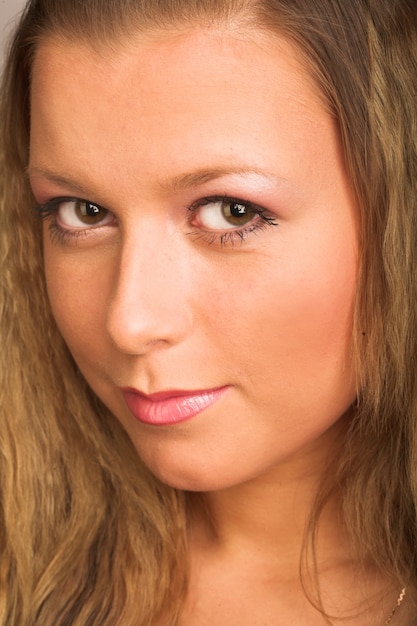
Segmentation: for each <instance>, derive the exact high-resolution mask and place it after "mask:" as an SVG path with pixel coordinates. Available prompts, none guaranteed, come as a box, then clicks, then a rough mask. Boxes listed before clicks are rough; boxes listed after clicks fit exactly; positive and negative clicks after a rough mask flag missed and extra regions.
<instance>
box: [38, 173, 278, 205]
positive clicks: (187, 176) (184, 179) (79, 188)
mask: <svg viewBox="0 0 417 626" xmlns="http://www.w3.org/2000/svg"><path fill="white" fill-rule="evenodd" d="M26 175H27V177H28V178H30V177H31V176H41V177H42V178H45V179H46V180H48V181H49V182H51V183H53V184H56V185H58V186H60V187H65V188H67V189H69V190H71V191H72V192H73V193H74V194H75V195H79V196H84V197H87V196H88V195H89V194H91V188H89V187H87V186H86V185H85V184H82V183H81V182H80V181H78V180H76V179H74V178H72V177H71V176H68V175H67V174H64V173H61V172H58V171H57V172H54V171H52V170H50V169H48V168H44V167H38V166H33V167H28V168H27V170H26ZM227 176H241V177H246V176H247V177H251V176H255V177H258V178H260V179H263V180H264V181H268V182H269V183H275V184H277V183H278V184H284V185H287V184H288V180H286V179H285V178H281V177H278V176H276V175H275V174H271V173H269V172H266V171H265V170H263V169H261V168H256V167H241V166H232V167H230V166H227V165H226V166H224V167H223V166H220V167H210V168H201V169H197V170H195V171H192V172H185V173H183V174H178V175H177V176H173V177H167V178H166V179H161V180H160V181H159V182H158V186H159V188H160V189H161V191H162V192H163V193H165V194H169V193H173V192H179V191H183V190H187V189H192V188H193V187H198V186H201V185H204V184H207V183H209V182H211V181H213V180H217V179H219V178H225V177H227Z"/></svg>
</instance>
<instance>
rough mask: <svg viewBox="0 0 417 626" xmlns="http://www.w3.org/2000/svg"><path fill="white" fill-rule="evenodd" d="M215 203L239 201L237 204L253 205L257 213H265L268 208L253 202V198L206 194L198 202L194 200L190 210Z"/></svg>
mask: <svg viewBox="0 0 417 626" xmlns="http://www.w3.org/2000/svg"><path fill="white" fill-rule="evenodd" d="M212 202H213V203H215V202H230V203H237V204H244V205H246V206H248V207H251V208H252V209H254V211H255V212H256V213H259V214H261V213H264V212H266V209H264V208H263V207H262V206H260V205H259V204H256V203H255V202H252V201H251V200H245V199H244V198H240V197H237V196H228V195H227V194H225V195H221V194H220V195H216V196H206V197H204V198H201V199H200V200H197V201H196V202H193V203H192V204H191V205H190V206H189V207H188V210H189V211H191V212H193V211H197V209H199V208H200V207H202V206H205V205H206V204H211V203H212Z"/></svg>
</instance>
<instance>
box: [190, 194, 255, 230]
mask: <svg viewBox="0 0 417 626" xmlns="http://www.w3.org/2000/svg"><path fill="white" fill-rule="evenodd" d="M192 210H194V211H195V212H196V220H197V221H198V226H202V227H203V228H206V229H208V230H229V229H235V228H239V227H242V226H246V225H248V224H249V223H250V222H252V221H253V220H254V219H255V218H256V217H258V216H259V215H261V214H262V212H263V210H262V209H261V208H260V207H259V208H258V207H255V205H253V204H251V203H250V202H244V201H242V200H237V199H233V198H207V199H206V200H204V201H203V202H201V203H200V205H199V206H197V207H192ZM195 225H197V224H195Z"/></svg>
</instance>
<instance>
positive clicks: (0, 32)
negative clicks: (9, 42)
mask: <svg viewBox="0 0 417 626" xmlns="http://www.w3.org/2000/svg"><path fill="white" fill-rule="evenodd" d="M24 5H25V0H0V65H1V63H2V62H3V50H4V43H5V40H6V38H7V36H8V35H9V34H10V32H11V30H12V28H13V25H14V24H15V22H16V17H17V15H18V14H19V13H20V11H21V10H22V9H23V7H24Z"/></svg>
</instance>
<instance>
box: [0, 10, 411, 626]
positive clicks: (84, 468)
mask: <svg viewBox="0 0 417 626" xmlns="http://www.w3.org/2000/svg"><path fill="white" fill-rule="evenodd" d="M219 23H220V24H224V23H227V24H230V25H239V26H240V27H243V28H258V29H261V30H262V29H264V30H265V31H267V32H275V33H277V34H279V35H281V36H284V37H287V38H288V39H290V40H291V41H292V42H294V43H295V44H296V45H297V47H298V49H299V51H300V52H301V54H302V55H303V57H304V60H305V62H306V64H307V66H308V68H309V69H310V73H311V76H312V77H313V79H314V80H315V81H316V83H317V85H318V87H319V89H320V91H321V93H322V94H323V97H324V99H325V101H326V103H327V106H328V107H329V109H330V110H331V111H332V113H333V114H334V116H335V118H336V119H337V121H338V124H339V128H340V135H341V140H342V145H343V150H344V156H345V163H346V169H347V172H348V176H349V179H350V183H351V186H352V189H353V190H354V192H355V194H356V198H357V203H358V206H359V210H360V248H361V255H360V256H361V259H360V271H359V278H358V289H357V298H356V310H355V316H354V326H353V358H354V360H355V366H356V371H357V372H358V380H357V389H358V393H357V401H356V403H355V406H354V407H353V410H352V416H351V423H350V430H349V433H348V435H347V440H346V442H345V445H344V451H343V455H342V457H341V458H340V459H338V463H337V467H335V468H333V470H334V471H332V474H331V476H329V477H328V479H327V480H326V482H325V484H323V486H322V489H321V491H320V494H319V498H318V500H317V506H316V508H315V510H314V511H313V515H312V518H311V524H310V533H309V537H310V539H311V538H312V544H311V545H313V546H314V534H315V531H316V529H317V526H318V523H319V518H320V511H321V510H322V508H323V506H324V504H325V502H326V499H328V498H329V496H330V493H331V492H332V490H334V489H336V488H337V489H338V490H341V493H342V497H343V516H344V520H345V524H346V528H347V529H348V531H349V534H350V538H351V541H352V548H353V550H354V552H355V554H357V556H358V558H359V560H361V561H362V562H369V561H370V562H372V563H373V564H375V565H376V567H377V568H378V569H379V570H381V571H383V572H384V573H385V574H387V575H388V576H389V577H390V578H391V579H392V580H393V581H395V582H397V583H398V584H399V585H401V586H402V585H403V584H407V587H408V595H409V597H411V598H412V599H414V602H415V603H417V599H416V598H417V596H416V592H415V589H416V586H417V585H416V583H417V514H416V511H417V508H416V505H417V376H416V371H415V370H416V363H417V313H416V309H417V307H416V304H417V5H416V3H415V0H349V1H348V2H347V1H346V0H113V1H112V2H109V1H108V0H83V1H82V2H74V1H73V0H30V2H28V4H27V7H26V9H25V11H24V13H23V15H22V17H21V20H20V23H19V25H18V28H17V31H16V34H15V36H14V39H13V40H12V42H11V44H10V50H9V55H8V61H7V64H6V66H5V70H4V76H3V83H2V91H1V97H0V98H1V99H0V345H1V351H0V491H1V496H0V625H1V626H10V625H11V624H13V625H14V626H29V625H30V626H117V625H120V626H151V625H152V624H155V622H156V621H157V620H158V616H160V615H161V613H162V611H163V612H164V615H166V616H168V617H166V622H164V623H169V624H174V623H176V620H177V616H178V614H179V611H180V608H181V602H182V600H183V598H184V595H185V593H186V582H187V542H186V525H187V501H186V497H185V495H184V494H182V493H179V492H177V491H176V490H174V489H172V488H169V487H166V486H164V485H162V484H161V483H160V482H159V481H157V480H156V479H155V478H154V477H152V476H151V474H150V473H149V471H148V470H147V469H146V468H145V467H144V466H143V464H142V463H141V461H140V459H139V458H138V456H137V454H136V452H135V451H134V449H133V446H132V444H131V443H130V441H129V440H128V437H127V435H126V434H125V433H124V431H123V430H122V428H121V426H120V425H119V423H118V422H117V420H116V419H115V418H114V416H113V415H111V414H110V413H109V411H108V410H107V409H106V408H105V407H104V406H103V405H102V403H101V402H100V401H99V399H97V398H96V397H95V396H94V394H93V393H92V392H91V390H89V389H88V388H87V386H86V384H85V383H84V381H83V380H82V378H80V377H79V376H78V374H77V368H76V365H75V364H74V362H73V360H72V357H71V355H70V354H69V351H68V350H67V348H66V346H65V345H64V342H63V340H62V338H61V336H60V334H59V332H58V330H57V328H56V326H55V323H54V320H53V318H52V315H51V311H50V307H49V303H48V299H47V296H46V289H45V282H44V272H43V261H42V242H41V235H40V224H39V221H38V220H37V219H36V218H35V217H34V215H33V211H32V210H31V206H32V197H31V194H30V190H29V187H28V182H27V179H26V174H25V171H26V167H27V164H28V145H29V129H30V116H29V98H30V75H31V62H32V58H33V55H34V52H35V51H36V47H37V45H38V44H39V42H40V41H41V40H42V39H43V38H47V37H48V36H50V35H51V34H53V35H54V36H59V37H62V38H63V39H64V41H65V40H75V41H77V40H78V41H86V42H87V43H88V44H89V45H90V46H97V47H98V48H100V47H101V46H112V45H117V43H118V42H119V40H121V39H122V37H123V36H124V35H125V34H126V33H129V32H130V33H134V32H137V31H138V30H149V29H153V30H155V29H157V30H158V29H159V30H166V29H169V28H173V29H175V28H177V29H178V28H184V27H190V26H191V27H192V26H196V25H203V26H205V27H208V28H209V27H210V26H211V25H213V24H214V25H215V24H219ZM164 619H165V618H164Z"/></svg>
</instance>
